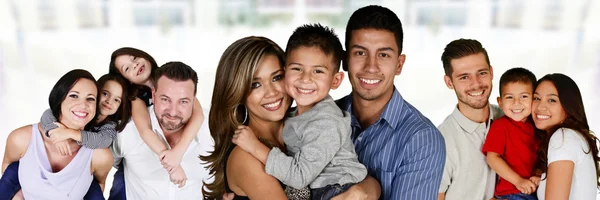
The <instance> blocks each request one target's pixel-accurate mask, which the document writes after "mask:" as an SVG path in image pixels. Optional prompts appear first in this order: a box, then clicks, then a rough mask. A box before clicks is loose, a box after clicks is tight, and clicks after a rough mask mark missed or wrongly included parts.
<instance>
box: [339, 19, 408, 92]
mask: <svg viewBox="0 0 600 200" xmlns="http://www.w3.org/2000/svg"><path fill="white" fill-rule="evenodd" d="M347 48H348V77H349V80H350V83H351V84H352V95H353V99H354V100H366V101H376V100H381V101H382V102H385V103H387V101H389V99H390V98H392V94H393V92H394V78H395V77H396V76H397V75H400V72H401V71H402V66H403V65H404V60H405V58H406V56H405V55H404V54H401V51H400V49H399V48H398V44H397V43H396V37H395V35H394V33H392V32H391V31H387V30H379V29H370V28H369V29H359V30H354V31H352V37H351V39H350V41H349V43H348V47H347Z"/></svg>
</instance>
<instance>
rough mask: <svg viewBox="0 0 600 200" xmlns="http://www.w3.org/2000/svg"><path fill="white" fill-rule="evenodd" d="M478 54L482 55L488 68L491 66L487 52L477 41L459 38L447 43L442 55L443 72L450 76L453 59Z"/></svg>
mask: <svg viewBox="0 0 600 200" xmlns="http://www.w3.org/2000/svg"><path fill="white" fill-rule="evenodd" d="M478 53H483V55H485V61H486V62H487V64H488V66H491V65H490V58H489V57H488V54H487V51H486V50H485V48H483V46H482V45H481V43H480V42H479V41H477V40H473V39H464V38H461V39H458V40H454V41H452V42H450V43H448V45H446V48H444V53H442V64H443V65H444V72H445V73H446V76H449V77H451V76H452V72H453V69H452V65H451V64H450V62H451V61H452V60H453V59H459V58H462V57H465V56H470V55H473V54H478Z"/></svg>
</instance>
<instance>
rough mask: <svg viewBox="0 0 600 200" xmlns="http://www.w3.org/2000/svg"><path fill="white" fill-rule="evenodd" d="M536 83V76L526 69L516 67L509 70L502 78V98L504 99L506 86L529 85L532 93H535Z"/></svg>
mask: <svg viewBox="0 0 600 200" xmlns="http://www.w3.org/2000/svg"><path fill="white" fill-rule="evenodd" d="M536 81H537V79H536V78H535V74H533V73H532V72H531V71H529V70H527V69H525V68H521V67H515V68H512V69H509V70H507V71H506V72H504V74H502V76H501V77H500V97H502V91H503V90H504V86H506V85H507V84H509V83H523V84H529V85H530V86H531V91H534V90H535V84H536Z"/></svg>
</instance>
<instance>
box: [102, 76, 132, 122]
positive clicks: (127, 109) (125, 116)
mask: <svg viewBox="0 0 600 200" xmlns="http://www.w3.org/2000/svg"><path fill="white" fill-rule="evenodd" d="M108 81H115V82H117V83H118V84H119V85H120V86H121V89H122V90H123V94H121V105H119V107H118V109H117V112H115V114H112V115H110V116H107V117H106V119H105V121H107V120H110V121H113V122H115V123H116V124H117V126H116V127H115V130H116V131H117V132H121V131H123V129H125V126H126V125H127V123H129V119H131V101H130V100H129V99H128V97H129V93H128V92H129V91H128V88H129V82H128V81H127V80H125V79H124V78H123V77H122V76H120V75H115V74H105V75H104V76H102V77H100V78H99V79H98V83H97V85H98V96H100V95H102V88H104V85H106V83H107V82H108ZM113 95H114V94H113ZM101 103H102V102H100V97H98V108H100V104H101ZM98 110H99V109H98ZM97 112H99V111H97ZM101 123H102V122H101Z"/></svg>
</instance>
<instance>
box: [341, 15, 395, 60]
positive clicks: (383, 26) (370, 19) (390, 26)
mask: <svg viewBox="0 0 600 200" xmlns="http://www.w3.org/2000/svg"><path fill="white" fill-rule="evenodd" d="M360 29H377V30H386V31H390V32H392V33H394V36H395V38H396V45H398V54H400V53H401V52H402V41H403V39H404V32H403V31H402V22H400V19H399V18H398V16H397V15H396V13H394V12H393V11H392V10H390V9H388V8H386V7H382V6H377V5H370V6H365V7H362V8H359V9H358V10H356V11H354V13H352V15H351V16H350V19H349V20H348V25H346V42H345V44H346V49H348V48H350V47H349V45H350V40H351V39H352V31H355V30H360Z"/></svg>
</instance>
